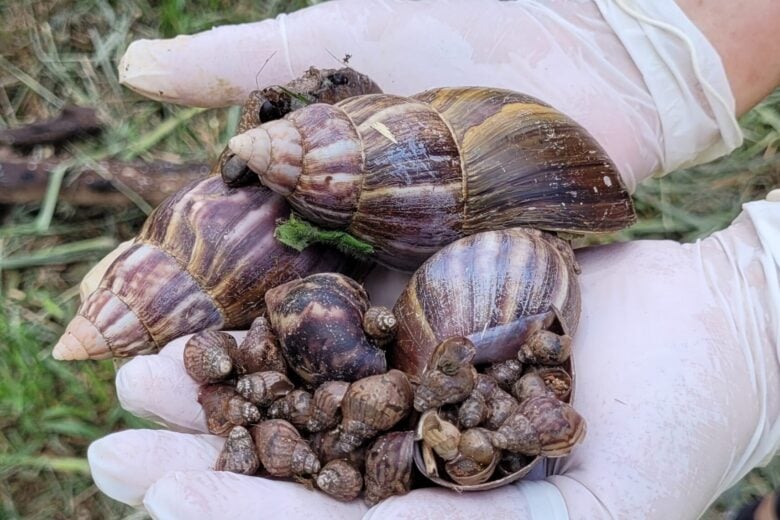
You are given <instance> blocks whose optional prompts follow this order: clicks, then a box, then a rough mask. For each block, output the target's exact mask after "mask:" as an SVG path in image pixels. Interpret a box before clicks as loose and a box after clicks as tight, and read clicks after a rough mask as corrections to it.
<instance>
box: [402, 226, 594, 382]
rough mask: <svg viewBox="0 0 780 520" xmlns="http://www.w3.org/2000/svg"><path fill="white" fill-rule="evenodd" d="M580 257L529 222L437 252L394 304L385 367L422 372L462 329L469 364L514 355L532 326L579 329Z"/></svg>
mask: <svg viewBox="0 0 780 520" xmlns="http://www.w3.org/2000/svg"><path fill="white" fill-rule="evenodd" d="M576 266H577V263H576V261H575V259H574V254H573V252H572V250H571V248H570V247H569V245H568V244H567V243H566V242H564V241H563V240H561V239H559V238H557V237H555V236H552V235H550V234H548V233H544V232H542V231H537V230H532V229H520V228H516V229H508V230H504V231H492V232H485V233H480V234H477V235H472V236H470V237H467V238H464V239H461V240H459V241H457V242H455V243H453V244H450V245H449V246H447V247H445V248H443V249H442V250H441V251H439V252H438V253H436V254H435V255H434V256H432V257H431V258H430V259H428V260H427V261H426V262H425V264H423V265H422V267H420V269H418V270H417V272H415V273H414V275H413V276H412V278H411V279H410V280H409V282H408V284H407V285H406V288H405V289H404V291H403V293H402V294H401V296H400V297H399V299H398V301H397V302H396V304H395V307H394V308H393V312H394V314H395V316H396V318H397V319H398V335H397V340H396V346H395V348H393V349H392V350H391V351H389V362H390V366H392V367H395V368H398V369H400V370H403V371H405V372H407V373H409V374H413V375H420V374H422V372H423V368H424V367H425V365H426V363H428V360H429V359H430V357H431V354H432V353H433V350H434V349H435V348H436V346H437V345H438V344H439V343H440V342H442V341H444V340H445V339H447V338H450V337H453V336H463V337H466V338H468V339H469V340H470V341H471V342H472V343H473V344H474V346H475V347H476V355H475V356H474V360H473V362H474V364H483V363H494V362H500V361H505V360H507V359H512V358H515V357H516V355H517V351H518V349H519V348H520V346H521V345H523V344H524V343H525V342H526V339H527V338H528V337H529V336H530V335H531V334H533V333H534V332H536V331H538V330H541V329H545V330H549V329H551V328H552V327H558V328H560V329H562V330H563V331H564V332H565V333H567V334H569V335H571V334H574V331H576V329H577V323H578V321H579V313H580V290H579V285H578V283H577V279H576V269H577V267H576Z"/></svg>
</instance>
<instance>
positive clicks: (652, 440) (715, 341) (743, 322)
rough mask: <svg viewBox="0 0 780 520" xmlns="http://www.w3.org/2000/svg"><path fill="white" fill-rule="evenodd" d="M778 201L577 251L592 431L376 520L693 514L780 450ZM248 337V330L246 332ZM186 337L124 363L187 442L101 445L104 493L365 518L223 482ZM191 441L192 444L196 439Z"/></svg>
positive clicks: (155, 435)
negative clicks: (722, 226) (705, 226)
mask: <svg viewBox="0 0 780 520" xmlns="http://www.w3.org/2000/svg"><path fill="white" fill-rule="evenodd" d="M778 237H780V202H766V201H762V202H754V203H750V204H747V205H746V207H745V212H744V213H743V214H742V216H740V217H739V218H738V219H737V220H736V221H735V223H734V224H732V226H731V227H730V228H728V229H727V230H725V231H723V232H720V233H716V234H715V235H713V236H712V237H710V238H708V239H706V240H704V241H701V242H699V243H696V244H691V245H680V244H677V243H675V242H670V241H640V242H632V243H623V244H614V245H610V246H604V247H598V248H592V249H589V250H586V251H582V252H580V253H579V254H578V260H579V262H580V265H581V267H582V275H581V277H580V283H581V286H582V308H583V312H582V317H581V322H580V328H579V330H578V331H577V334H576V336H575V338H574V345H573V356H574V358H575V364H576V367H577V392H576V398H575V402H574V406H575V408H576V409H577V410H578V411H579V412H580V413H581V414H582V415H583V417H585V419H586V421H587V423H588V434H587V436H586V438H585V441H584V443H583V444H582V445H580V446H578V447H577V448H575V450H574V452H573V453H572V455H571V456H569V457H568V458H566V459H562V460H558V461H556V462H555V464H550V465H549V467H548V471H549V472H550V473H552V476H549V477H548V478H547V479H545V480H539V481H528V480H525V481H522V482H520V483H519V484H516V485H510V486H506V487H504V488H500V489H496V490H493V491H489V492H483V493H465V494H461V495H458V494H456V493H454V492H451V491H448V490H444V489H424V490H417V491H412V492H411V493H409V494H408V495H405V496H402V497H395V498H391V499H388V500H386V501H384V502H382V503H380V504H379V505H377V506H375V507H374V508H373V509H371V510H370V511H368V517H371V518H393V519H396V518H415V519H420V518H437V517H438V518H441V517H445V516H446V517H458V518H477V517H479V518H510V517H518V518H525V517H532V518H543V519H549V518H566V513H567V511H568V514H569V515H570V516H571V517H572V518H587V519H593V518H606V517H612V518H636V517H642V518H694V517H697V516H698V515H699V514H700V513H701V512H702V511H703V510H704V509H705V508H706V507H707V506H708V505H709V504H710V503H711V501H712V500H714V499H715V498H716V497H717V496H718V495H719V494H720V493H721V492H723V491H724V490H725V489H726V488H727V487H729V486H730V485H731V484H733V483H734V482H736V481H737V480H738V479H739V478H741V477H742V476H743V475H744V474H745V473H746V472H747V471H748V470H750V469H751V468H753V467H754V466H756V465H757V464H760V463H762V462H764V461H765V460H767V458H768V457H770V456H771V455H772V454H773V453H774V451H775V449H776V448H777V446H778V443H779V442H780V420H779V419H780V399H778V396H779V395H780V364H779V363H778V354H779V352H778V345H780V341H779V339H780V338H779V335H780V281H778V272H779V271H778V267H779V266H778V264H777V261H778V260H777V259H780V239H778ZM236 336H237V337H239V338H240V337H241V336H242V333H236ZM183 344H184V339H180V340H176V341H174V342H173V343H171V344H170V345H168V346H167V347H166V348H165V349H163V350H162V352H161V353H160V354H158V355H152V356H141V357H137V358H135V359H133V360H132V361H130V362H129V363H127V364H126V365H124V366H123V367H122V368H121V369H120V370H119V373H118V374H117V380H116V387H117V392H118V394H119V399H120V401H121V403H122V406H123V407H124V408H126V409H127V410H129V411H131V412H133V413H135V414H137V415H139V416H141V417H146V418H150V419H153V420H158V421H161V422H163V423H164V424H167V425H169V426H170V427H171V429H173V430H177V431H178V432H182V433H176V432H169V431H163V430H129V431H124V432H120V433H116V434H113V435H109V436H108V437H105V438H103V439H101V440H99V441H97V442H95V443H94V444H93V445H92V446H91V447H90V450H89V462H90V466H91V468H92V472H93V477H94V479H95V482H96V483H97V485H98V486H99V487H100V489H101V490H103V491H104V492H105V493H106V494H108V495H109V496H111V497H114V498H116V499H117V500H121V501H123V502H126V503H129V504H134V505H138V504H141V503H143V505H144V506H145V507H146V508H147V509H148V511H149V512H150V513H151V514H152V515H153V516H154V517H156V518H188V519H193V518H236V519H239V518H278V517H280V516H282V515H284V518H287V519H290V520H293V519H298V518H300V519H305V518H312V517H316V518H334V519H336V518H338V519H349V518H361V517H362V516H363V515H364V513H366V507H365V506H364V505H363V503H362V502H361V501H355V502H352V503H349V504H342V503H339V502H336V501H335V500H333V499H330V498H328V497H327V496H325V495H324V494H322V493H319V492H313V491H310V490H307V489H306V488H305V487H303V486H301V485H299V484H294V483H290V482H281V481H274V480H268V479H263V478H258V477H246V476H240V475H235V474H232V473H227V472H216V471H211V469H210V468H213V466H214V463H215V461H216V459H217V455H218V453H219V450H220V448H221V445H222V443H223V439H221V438H218V437H215V436H211V435H202V434H201V435H199V434H197V433H200V432H205V431H206V427H205V422H204V417H203V413H202V411H201V407H200V405H199V404H198V403H197V401H196V392H197V385H196V383H195V382H194V381H193V380H192V379H190V377H189V376H188V375H187V374H186V372H185V371H184V368H183V365H182V360H181V356H182V349H183ZM184 432H186V433H184Z"/></svg>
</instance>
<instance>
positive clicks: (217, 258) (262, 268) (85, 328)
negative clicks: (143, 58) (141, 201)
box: [53, 177, 343, 360]
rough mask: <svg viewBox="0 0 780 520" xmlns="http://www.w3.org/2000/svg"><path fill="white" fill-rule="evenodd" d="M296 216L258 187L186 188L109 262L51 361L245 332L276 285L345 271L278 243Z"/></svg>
mask: <svg viewBox="0 0 780 520" xmlns="http://www.w3.org/2000/svg"><path fill="white" fill-rule="evenodd" d="M289 212H290V210H289V208H288V206H287V204H286V203H285V202H284V199H282V198H281V197H278V196H277V195H275V194H273V193H272V192H271V191H270V190H268V189H266V188H263V187H261V186H247V187H244V188H228V187H227V186H225V184H224V183H223V182H222V181H221V179H219V178H218V177H209V178H206V179H204V180H201V181H197V182H195V183H193V184H191V185H189V186H187V187H186V188H183V189H182V190H180V191H179V192H177V193H176V194H174V195H172V196H171V197H170V198H169V199H168V200H166V201H165V202H164V203H163V204H161V205H160V206H159V207H158V208H157V209H155V211H154V212H153V213H152V214H151V215H150V216H149V218H148V219H147V220H146V223H145V224H144V226H143V229H142V230H141V233H140V235H139V236H138V237H137V238H136V240H135V243H134V244H133V245H132V246H131V247H130V248H129V249H127V250H126V251H125V252H124V253H122V254H121V255H120V256H119V257H118V258H117V259H116V260H115V261H114V262H113V264H111V266H110V267H109V268H108V270H107V271H106V273H105V274H104V276H103V279H102V280H101V282H100V284H99V286H98V288H97V290H95V291H94V292H93V293H92V294H91V295H89V296H88V297H87V299H86V301H84V302H83V303H82V305H81V307H80V308H79V310H78V313H77V315H76V317H75V318H74V319H73V321H71V323H70V324H69V325H68V328H67V329H66V330H65V333H64V334H63V336H62V338H60V341H59V342H58V343H57V345H56V346H55V347H54V352H53V355H54V357H55V358H58V359H66V360H75V359H88V358H89V359H103V358H110V357H126V356H133V355H137V354H146V353H150V352H155V351H157V350H158V349H159V348H161V347H163V346H165V344H166V343H168V342H169V341H171V340H172V339H174V338H178V337H180V336H184V335H185V334H190V333H193V332H197V331H199V330H204V329H229V328H241V327H245V326H247V325H249V323H251V321H252V319H253V318H254V317H256V316H258V315H260V314H262V312H263V311H264V308H265V305H264V301H263V295H264V294H265V292H266V291H267V290H268V289H269V288H271V287H274V286H276V285H279V284H281V283H284V282H287V281H289V280H292V279H295V278H297V277H299V276H305V275H307V274H310V273H312V272H321V271H333V270H338V269H339V268H340V267H342V265H343V264H342V260H341V258H340V257H339V255H338V254H336V253H333V252H329V251H325V250H323V249H320V248H308V249H306V250H305V251H303V252H302V253H298V252H297V251H294V250H292V249H290V248H288V247H286V246H283V245H282V244H280V243H279V242H278V241H276V239H274V236H273V231H274V227H275V225H276V220H277V219H279V218H283V217H286V216H287V215H289Z"/></svg>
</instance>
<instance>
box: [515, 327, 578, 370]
mask: <svg viewBox="0 0 780 520" xmlns="http://www.w3.org/2000/svg"><path fill="white" fill-rule="evenodd" d="M570 355H571V337H569V336H567V335H565V334H564V335H563V336H561V335H559V334H556V333H554V332H550V331H549V330H537V331H536V332H534V333H533V334H531V336H530V337H529V338H528V341H526V342H525V343H524V344H523V345H522V346H521V347H520V350H518V351H517V359H518V360H519V361H520V362H521V363H538V364H540V365H560V364H561V363H563V362H564V361H566V360H567V359H569V356H570Z"/></svg>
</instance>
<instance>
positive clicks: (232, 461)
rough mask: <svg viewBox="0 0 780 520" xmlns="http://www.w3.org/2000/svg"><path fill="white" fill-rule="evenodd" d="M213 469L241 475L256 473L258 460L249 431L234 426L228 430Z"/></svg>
mask: <svg viewBox="0 0 780 520" xmlns="http://www.w3.org/2000/svg"><path fill="white" fill-rule="evenodd" d="M214 469H216V470H217V471H232V472H233V473H240V474H242V475H254V474H255V473H257V470H258V469H260V458H259V457H258V456H257V448H255V443H254V441H253V440H252V436H251V435H250V434H249V430H247V429H246V428H244V427H243V426H234V427H233V429H232V430H230V433H229V434H228V437H227V439H226V440H225V445H224V446H223V447H222V451H221V452H220V453H219V458H217V464H216V466H215V467H214Z"/></svg>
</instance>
